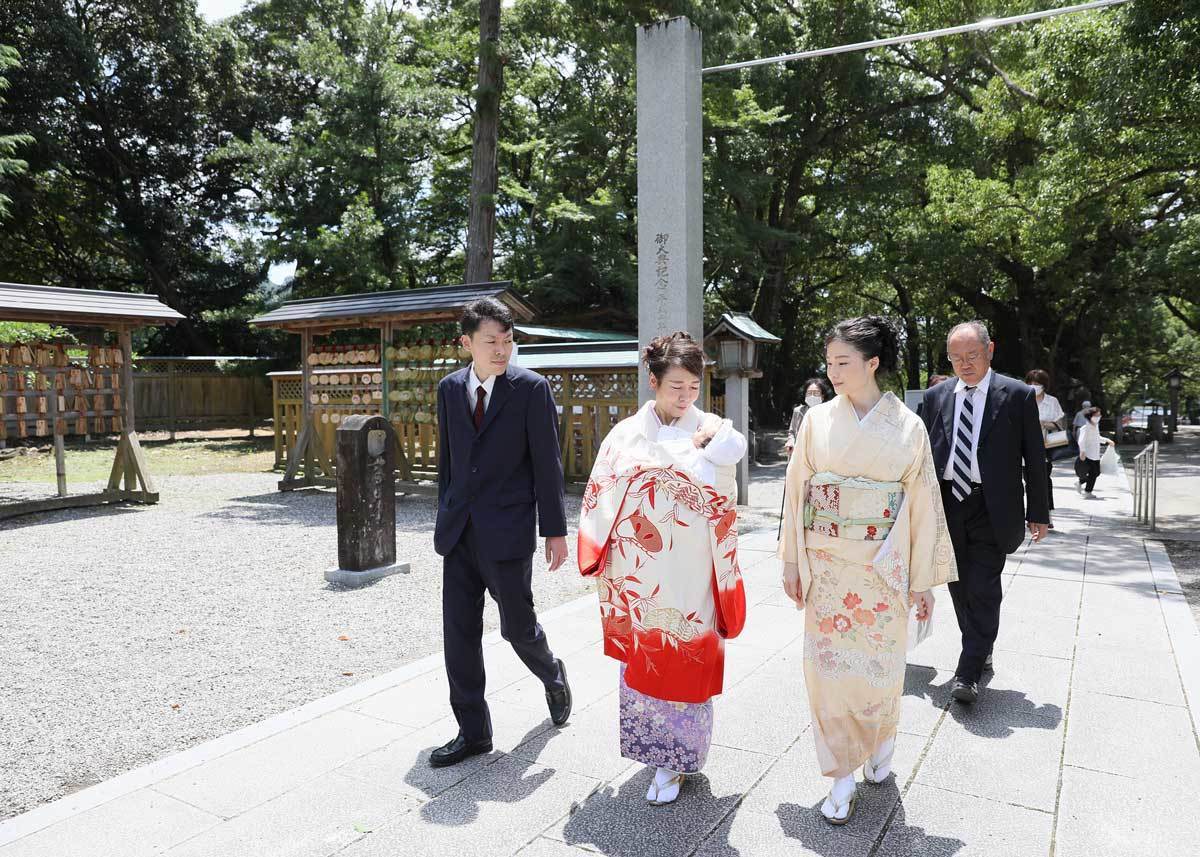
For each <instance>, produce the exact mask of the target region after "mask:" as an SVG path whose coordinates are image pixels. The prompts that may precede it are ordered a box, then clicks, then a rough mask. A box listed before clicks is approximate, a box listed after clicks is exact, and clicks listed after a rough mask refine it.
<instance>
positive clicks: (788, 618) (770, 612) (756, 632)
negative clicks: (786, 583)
mask: <svg viewBox="0 0 1200 857" xmlns="http://www.w3.org/2000/svg"><path fill="white" fill-rule="evenodd" d="M803 637H804V616H803V615H802V614H801V613H800V612H799V611H797V610H796V609H795V608H794V607H770V606H767V605H761V604H760V605H755V608H754V612H753V614H752V615H749V617H748V619H747V622H746V627H745V629H744V630H743V631H742V633H741V634H740V635H739V636H738V637H737V639H736V640H734V641H733V642H737V641H738V640H740V641H741V642H743V643H745V644H746V645H748V646H756V647H758V648H760V649H768V650H771V651H779V650H780V649H782V648H783V647H784V646H786V645H788V644H789V643H792V642H795V641H796V640H797V639H803Z"/></svg>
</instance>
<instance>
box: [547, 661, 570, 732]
mask: <svg viewBox="0 0 1200 857" xmlns="http://www.w3.org/2000/svg"><path fill="white" fill-rule="evenodd" d="M558 671H559V673H560V674H561V675H562V681H563V689H562V690H548V691H546V705H548V706H549V707H550V721H551V722H552V723H553V724H554V725H555V726H562V725H563V724H564V723H566V722H567V718H568V717H570V716H571V685H570V684H569V683H568V682H567V665H566V664H564V663H563V662H562V661H559V662H558Z"/></svg>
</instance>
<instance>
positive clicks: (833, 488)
mask: <svg viewBox="0 0 1200 857" xmlns="http://www.w3.org/2000/svg"><path fill="white" fill-rule="evenodd" d="M903 500H904V486H903V485H901V484H900V483H899V482H876V481H875V480H874V479H864V478H863V477H861V476H839V475H837V474H836V473H827V472H823V473H817V474H815V475H814V476H813V478H812V479H811V480H810V481H809V483H808V496H807V497H806V498H805V500H804V528H805V529H806V530H812V531H813V532H814V533H823V534H824V535H827V536H833V537H834V538H841V539H858V540H860V541H881V540H883V539H885V538H887V534H888V533H889V532H890V531H891V529H892V525H893V524H895V522H896V515H897V514H899V512H900V503H901V502H902V501H903Z"/></svg>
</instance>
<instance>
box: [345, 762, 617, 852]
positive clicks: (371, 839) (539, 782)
mask: <svg viewBox="0 0 1200 857" xmlns="http://www.w3.org/2000/svg"><path fill="white" fill-rule="evenodd" d="M599 785H600V783H599V781H598V780H593V779H589V778H588V777H581V776H579V775H578V774H574V773H571V772H569V771H561V770H560V771H555V770H554V769H552V768H544V767H542V766H540V765H534V764H532V763H530V762H527V761H525V760H523V759H518V758H516V757H515V756H506V757H504V758H503V759H500V760H499V761H497V762H495V763H493V764H491V765H488V766H486V767H484V768H482V769H479V770H477V771H475V772H474V773H473V774H472V775H471V776H470V777H468V778H467V779H466V780H464V781H463V782H461V783H459V784H458V785H457V786H455V787H454V788H452V789H450V790H449V791H447V792H444V793H442V794H441V795H439V796H438V797H437V798H435V799H434V800H431V801H430V802H428V803H426V804H425V805H424V806H422V807H421V808H420V809H419V810H416V811H414V812H411V813H408V814H407V815H404V816H402V817H401V818H400V819H399V820H397V821H396V822H395V823H393V824H389V825H386V826H383V827H380V828H379V829H377V830H373V831H372V832H371V833H369V834H367V835H366V836H364V837H363V838H361V839H359V840H358V841H357V842H355V843H354V844H353V845H350V846H349V847H348V848H346V849H345V850H344V851H340V852H338V857H396V855H399V854H403V855H405V857H410V855H411V857H421V855H430V857H444V855H447V854H454V855H456V857H474V855H479V857H495V855H501V854H513V853H515V852H517V851H518V850H520V849H521V848H522V847H524V845H525V844H526V843H529V842H532V841H533V840H534V839H536V838H537V837H538V834H539V833H541V832H542V831H543V829H544V828H546V827H547V826H548V825H550V824H551V823H552V822H553V821H554V819H557V818H562V817H564V816H567V815H568V814H569V813H570V812H571V811H572V809H573V808H575V807H576V806H578V805H579V804H581V803H583V802H584V801H585V800H586V799H587V797H588V795H589V794H591V793H592V792H593V791H594V790H595V789H596V788H597V787H598V786H599Z"/></svg>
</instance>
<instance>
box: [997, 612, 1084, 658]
mask: <svg viewBox="0 0 1200 857" xmlns="http://www.w3.org/2000/svg"><path fill="white" fill-rule="evenodd" d="M1075 629H1076V620H1075V619H1067V618H1064V617H1061V616H1045V615H1042V616H1035V615H1022V614H1015V615H1008V616H1003V617H1002V618H1001V620H1000V633H999V635H998V636H997V637H996V645H995V649H994V651H995V652H1023V653H1025V654H1028V655H1043V656H1046V657H1051V658H1062V659H1066V660H1069V659H1070V658H1071V654H1072V652H1073V651H1074V650H1075Z"/></svg>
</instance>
